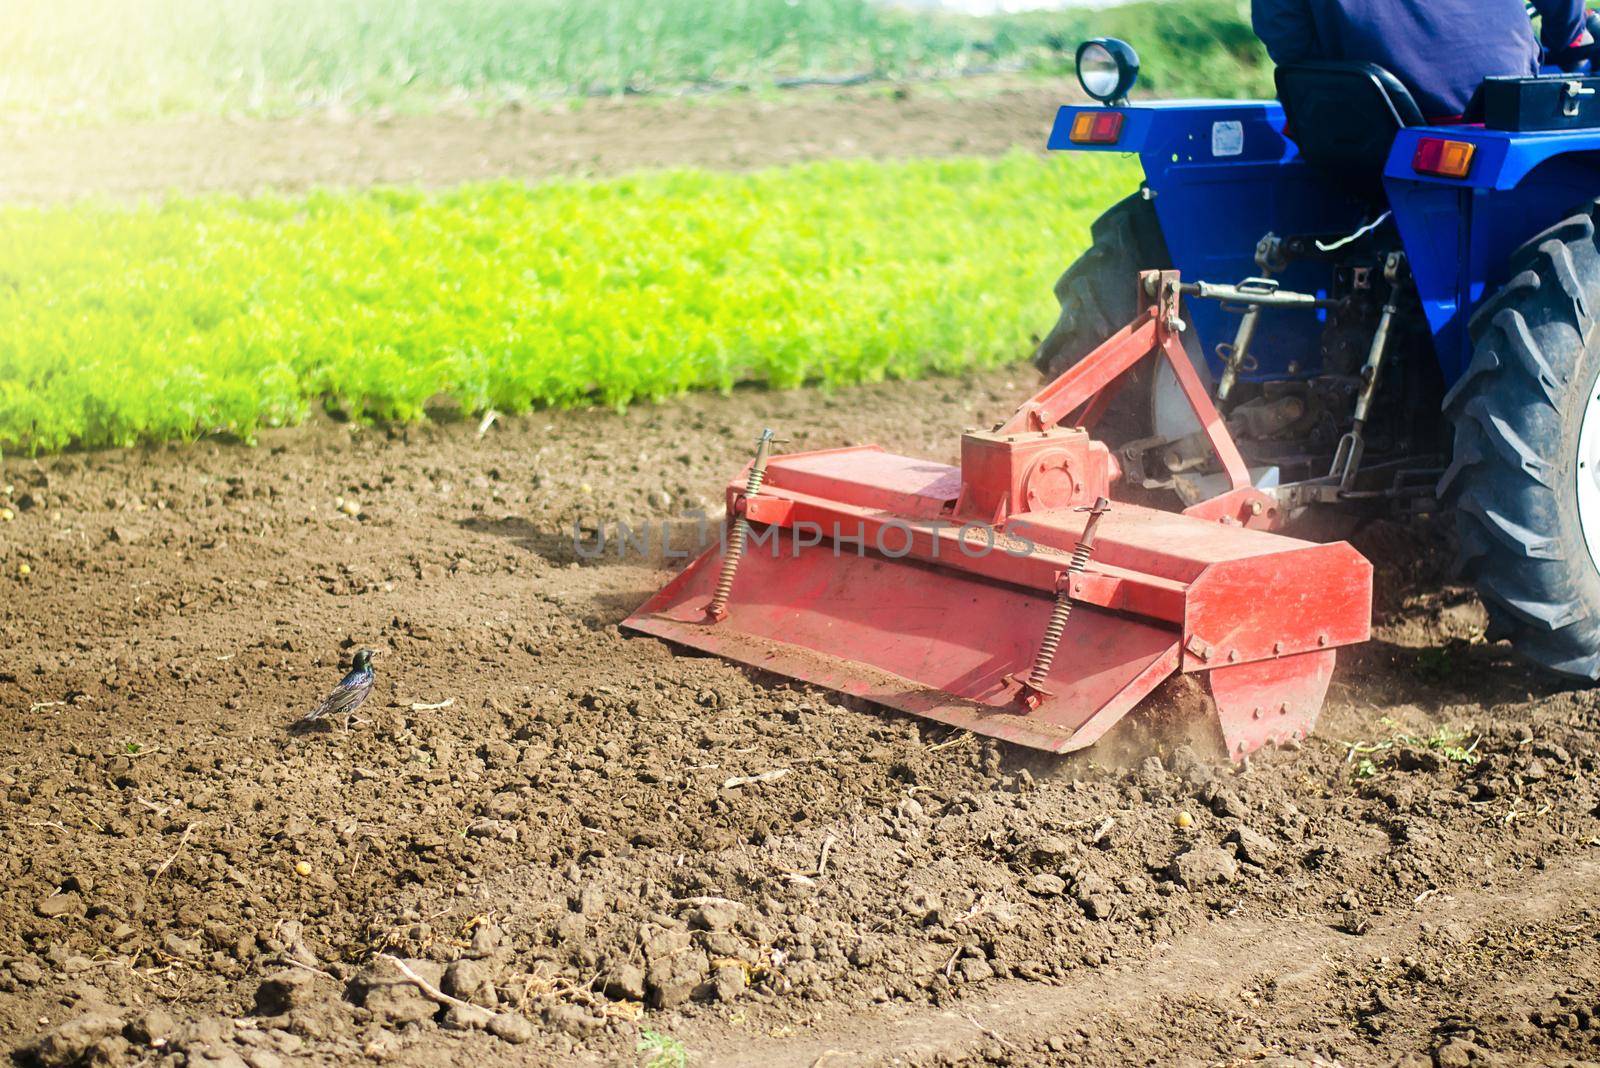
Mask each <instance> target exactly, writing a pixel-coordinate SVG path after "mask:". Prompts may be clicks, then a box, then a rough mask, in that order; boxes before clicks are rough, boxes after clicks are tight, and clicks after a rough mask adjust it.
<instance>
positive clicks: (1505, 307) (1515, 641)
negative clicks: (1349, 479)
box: [1439, 202, 1600, 680]
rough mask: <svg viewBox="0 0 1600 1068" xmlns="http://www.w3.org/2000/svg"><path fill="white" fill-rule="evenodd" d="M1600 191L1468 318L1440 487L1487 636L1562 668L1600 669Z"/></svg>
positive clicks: (1520, 260) (1529, 247)
mask: <svg viewBox="0 0 1600 1068" xmlns="http://www.w3.org/2000/svg"><path fill="white" fill-rule="evenodd" d="M1597 211H1600V202H1597V204H1595V205H1590V206H1589V207H1588V208H1587V209H1586V210H1584V211H1581V212H1579V213H1577V214H1575V215H1573V216H1571V217H1570V218H1568V219H1566V220H1564V221H1562V222H1560V223H1558V224H1557V225H1555V226H1553V227H1551V228H1550V229H1548V230H1546V231H1545V232H1544V233H1542V234H1539V235H1538V236H1537V237H1535V238H1533V239H1532V240H1531V241H1529V242H1527V243H1526V244H1524V245H1523V246H1522V247H1521V248H1519V249H1518V250H1517V251H1516V253H1515V254H1513V256H1512V259H1511V266H1510V272H1509V274H1510V279H1511V280H1510V281H1509V282H1507V283H1506V284H1505V285H1504V286H1503V287H1502V288H1501V289H1500V291H1499V292H1498V293H1496V294H1495V295H1494V296H1493V297H1492V298H1490V299H1489V300H1488V301H1486V302H1485V303H1484V304H1483V306H1482V307H1481V308H1480V309H1479V310H1478V311H1477V312H1476V313H1475V314H1474V315H1473V317H1472V321H1471V323H1470V325H1469V330H1470V332H1471V336H1472V341H1473V356H1472V362H1471V363H1470V364H1469V365H1468V367H1467V371H1466V373H1465V374H1464V375H1462V377H1461V379H1460V381H1458V382H1457V383H1456V384H1455V386H1454V387H1453V388H1452V389H1451V390H1450V392H1449V394H1448V395H1446V397H1445V401H1444V410H1445V415H1446V417H1447V418H1448V419H1449V420H1450V422H1451V425H1452V426H1453V428H1454V430H1455V448H1454V452H1453V455H1452V457H1451V462H1450V466H1449V468H1448V469H1447V470H1446V471H1445V474H1444V477H1443V478H1442V479H1441V480H1440V482H1439V497H1440V499H1441V501H1443V502H1444V503H1446V504H1447V505H1450V506H1453V507H1454V508H1455V514H1456V520H1455V522H1456V531H1457V534H1458V537H1459V540H1460V550H1459V555H1458V557H1457V560H1456V566H1457V570H1458V572H1459V573H1460V574H1461V575H1462V576H1463V577H1466V578H1469V579H1471V580H1472V582H1473V583H1475V584H1476V586H1477V588H1478V592H1479V595H1480V596H1481V597H1482V598H1483V602H1484V605H1485V607H1486V608H1487V609H1488V613H1489V623H1490V629H1489V636H1490V637H1491V638H1509V639H1510V640H1511V642H1512V645H1513V646H1514V647H1515V648H1516V650H1517V651H1518V652H1519V653H1521V654H1522V655H1523V656H1525V657H1527V658H1528V659H1530V660H1532V661H1534V662H1535V663H1538V664H1540V665H1542V666H1544V667H1546V668H1549V669H1550V670H1552V671H1555V672H1559V673H1561V674H1564V675H1570V676H1574V677H1578V678H1583V679H1589V680H1594V679H1597V678H1600V570H1597V568H1596V564H1595V562H1594V561H1593V560H1592V559H1591V558H1590V553H1589V548H1588V544H1587V543H1586V541H1585V540H1584V533H1583V528H1582V525H1581V523H1580V522H1579V515H1578V479H1577V476H1578V471H1579V469H1580V468H1581V467H1583V466H1584V461H1583V458H1582V457H1580V456H1579V455H1578V433H1579V429H1580V427H1581V425H1582V421H1583V415H1584V411H1585V409H1586V407H1587V405H1588V401H1589V398H1591V397H1593V396H1595V394H1596V390H1597V389H1600V385H1597V382H1596V379H1597V378H1600V329H1597V327H1600V243H1597V240H1596V235H1595V215H1596V212H1597Z"/></svg>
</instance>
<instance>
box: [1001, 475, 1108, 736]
mask: <svg viewBox="0 0 1600 1068" xmlns="http://www.w3.org/2000/svg"><path fill="white" fill-rule="evenodd" d="M1110 510H1111V502H1110V501H1108V500H1107V499H1106V498H1104V497H1096V498H1095V502H1094V505H1093V507H1091V508H1090V509H1089V521H1088V522H1087V523H1085V524H1084V525H1083V536H1082V537H1080V538H1079V539H1078V545H1077V547H1076V548H1074V549H1073V550H1072V560H1071V561H1070V562H1069V563H1068V564H1067V569H1066V570H1065V571H1063V572H1062V573H1061V577H1060V578H1059V579H1058V580H1057V581H1056V604H1055V607H1054V608H1052V609H1051V610H1050V621H1049V622H1048V623H1046V624H1045V627H1044V637H1043V638H1042V639H1041V640H1040V642H1039V651H1038V653H1036V654H1035V655H1034V658H1033V669H1032V670H1031V671H1029V672H1028V677H1027V678H1026V679H1016V680H1013V681H1016V682H1017V684H1018V686H1019V687H1020V692H1019V694H1018V698H1019V699H1020V700H1021V701H1022V703H1023V704H1024V705H1026V706H1027V707H1028V708H1029V709H1030V710H1031V709H1035V708H1038V707H1039V705H1040V703H1041V702H1043V701H1044V699H1045V698H1046V697H1049V696H1051V693H1050V691H1049V690H1047V689H1045V688H1044V680H1045V679H1047V678H1049V676H1050V668H1051V665H1053V664H1054V663H1055V660H1056V649H1057V648H1058V647H1059V646H1060V645H1061V635H1062V632H1063V631H1065V630H1066V629H1067V620H1068V619H1069V618H1070V617H1071V615H1072V594H1071V592H1070V591H1071V589H1072V580H1073V579H1074V578H1075V577H1077V576H1078V575H1081V574H1083V570H1084V568H1086V567H1087V566H1088V565H1089V557H1090V556H1092V555H1094V539H1095V531H1096V529H1097V528H1098V527H1099V526H1100V517H1101V516H1103V515H1105V514H1106V513H1107V512H1109V511H1110Z"/></svg>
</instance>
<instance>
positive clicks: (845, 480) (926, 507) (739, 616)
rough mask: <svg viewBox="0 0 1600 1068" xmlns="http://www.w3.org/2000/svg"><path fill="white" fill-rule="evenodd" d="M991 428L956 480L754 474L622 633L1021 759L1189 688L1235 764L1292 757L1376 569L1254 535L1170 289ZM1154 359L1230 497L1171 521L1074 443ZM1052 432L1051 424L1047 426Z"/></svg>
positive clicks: (939, 473) (1247, 500) (1353, 635)
mask: <svg viewBox="0 0 1600 1068" xmlns="http://www.w3.org/2000/svg"><path fill="white" fill-rule="evenodd" d="M1141 283H1142V284H1141V292H1142V293H1144V294H1147V296H1146V297H1145V300H1144V305H1145V306H1144V307H1143V309H1142V310H1141V312H1140V314H1139V317H1138V318H1137V319H1135V320H1134V322H1132V323H1131V324H1129V325H1128V326H1127V327H1125V328H1124V329H1123V330H1121V331H1119V332H1118V333H1117V334H1116V335H1114V336H1113V337H1112V338H1110V339H1109V340H1108V341H1107V342H1106V343H1105V344H1104V345H1102V346H1101V347H1100V348H1099V349H1097V350H1095V351H1094V352H1093V353H1091V354H1090V355H1089V356H1087V357H1085V358H1084V359H1083V360H1082V361H1080V362H1079V363H1078V364H1076V365H1074V366H1073V367H1072V368H1071V369H1070V370H1068V371H1066V372H1065V373H1064V374H1062V375H1061V376H1060V377H1059V378H1057V379H1056V380H1055V381H1053V382H1052V383H1050V384H1049V385H1048V386H1046V387H1045V388H1044V389H1043V390H1042V391H1040V392H1039V393H1038V394H1037V395H1036V396H1034V397H1033V398H1032V399H1031V400H1029V401H1027V402H1026V403H1025V404H1023V405H1022V406H1021V407H1020V408H1019V409H1018V410H1017V411H1016V413H1015V414H1014V415H1012V417H1011V418H1010V419H1009V420H1008V421H1007V422H1005V423H1004V424H1002V425H1001V426H999V427H998V428H996V429H995V430H992V431H969V432H968V433H966V434H964V435H963V436H962V439H961V464H960V466H959V467H951V466H948V465H946V464H939V463H933V462H930V461H927V460H919V459H915V458H913V457H909V456H897V455H894V454H892V453H888V452H885V451H883V450H882V449H880V448H877V447H875V446H869V447H861V448H845V449H830V450H824V451H821V452H808V453H796V454H792V455H786V456H776V457H771V458H769V457H768V455H767V453H768V449H769V447H770V444H771V435H770V433H769V434H767V435H764V436H763V439H762V442H761V445H760V447H759V449H758V450H757V456H756V460H755V461H754V462H753V463H752V464H751V465H750V467H749V468H747V469H746V471H745V472H744V473H743V475H742V476H741V477H740V478H739V479H738V480H737V481H735V482H734V483H733V484H732V485H730V486H729V488H728V514H729V516H730V518H731V520H732V522H731V526H730V529H729V530H728V533H727V537H726V539H725V541H724V544H722V545H717V546H713V547H712V548H711V549H709V550H708V551H707V552H706V553H705V554H704V555H702V556H700V557H699V558H698V559H697V560H695V561H694V562H693V563H692V564H690V565H689V567H688V568H686V569H685V570H684V571H683V572H682V573H681V574H680V575H678V577H677V578H675V579H673V580H672V581H671V582H670V583H668V584H667V586H666V587H665V588H663V589H662V590H661V591H660V592H659V593H657V594H656V595H655V596H654V597H652V598H651V599H650V600H649V601H648V602H647V603H646V604H645V605H643V606H642V607H641V608H640V609H639V610H638V611H637V612H635V613H634V614H633V615H632V616H630V617H628V619H627V620H626V621H625V623H624V626H625V627H627V628H629V629H631V630H634V631H639V632H642V633H645V634H653V635H656V636H658V637H661V638H665V639H667V640H669V641H672V642H676V643H679V644H681V645H686V646H690V647H692V648H695V649H699V650H703V651H705V652H708V653H713V654H716V655H718V656H722V657H726V658H728V659H730V660H734V661H738V662H739V663H742V664H747V665H749V666H751V667H756V668H760V669H762V670H765V671H771V672H775V673H777V674H780V675H787V676H790V677H793V678H796V679H801V680H804V681H806V682H810V683H814V684H816V685H819V686H823V687H826V688H828V689H831V690H834V691H837V692H839V693H843V694H849V695H853V696H856V697H861V698H866V699H868V700H871V701H875V702H877V703H879V704H883V705H888V706H891V707H894V708H898V709H902V710H904V711H906V712H910V713H913V714H916V715H919V716H926V717H928V718H930V719H935V720H939V721H940V722H943V723H948V724H951V725H953V726H956V727H964V728H967V729H968V730H972V731H976V732H978V733H980V734H987V735H992V736H994V737H997V738H1004V739H1006V740H1008V741H1012V742H1017V743H1020V744H1022V745H1028V746H1033V747H1036V748H1040V749H1047V750H1051V751H1054V752H1066V751H1069V750H1074V749H1081V748H1083V747H1084V746H1087V745H1090V744H1092V743H1094V742H1095V741H1096V740H1097V739H1099V738H1100V737H1101V735H1103V734H1105V732H1106V731H1107V730H1108V729H1109V728H1110V727H1111V726H1112V725H1113V724H1115V723H1116V722H1117V721H1118V720H1119V719H1121V718H1122V717H1123V716H1124V715H1126V714H1127V713H1128V712H1130V711H1131V710H1132V709H1133V708H1134V707H1135V706H1136V705H1138V703H1139V702H1140V701H1141V700H1142V699H1144V698H1145V697H1147V696H1148V695H1149V694H1150V693H1151V691H1153V690H1154V689H1155V688H1156V687H1157V686H1158V685H1159V684H1160V683H1161V682H1162V681H1163V680H1165V679H1167V678H1168V677H1170V676H1173V675H1175V674H1179V673H1189V674H1192V675H1195V676H1197V677H1198V678H1199V679H1200V680H1201V681H1203V683H1204V685H1205V688H1206V690H1207V691H1208V692H1209V694H1210V696H1211V697H1212V698H1213V699H1214V701H1215V705H1216V709H1217V713H1218V716H1219V719H1220V721H1221V731H1222V738H1223V741H1224V743H1225V744H1226V746H1227V749H1228V752H1229V754H1230V756H1232V757H1233V758H1234V759H1240V758H1242V757H1244V756H1245V755H1247V754H1249V753H1251V752H1253V751H1254V750H1256V749H1258V748H1260V747H1261V746H1262V745H1265V744H1267V743H1268V742H1273V743H1282V742H1285V741H1288V740H1290V739H1298V738H1303V737H1305V735H1306V734H1307V733H1308V732H1309V731H1310V730H1311V728H1312V726H1313V725H1314V724H1315V722H1316V718H1317V713H1318V711H1319V710H1320V709H1321V707H1322V702H1323V698H1324V696H1325V695H1326V693H1327V688H1328V682H1329V679H1330V677H1331V676H1332V674H1333V664H1334V656H1335V650H1337V649H1338V647H1340V646H1342V645H1349V644H1352V643H1355V642H1361V641H1365V640H1366V638H1367V637H1368V633H1369V626H1370V618H1371V604H1372V566H1371V565H1370V564H1369V563H1368V562H1367V561H1366V560H1365V559H1364V558H1363V557H1362V556H1361V555H1360V554H1359V553H1357V552H1356V551H1355V550H1354V549H1353V548H1351V547H1350V546H1349V545H1348V544H1346V543H1344V542H1338V543H1334V544H1326V545H1323V544H1316V543H1313V542H1306V541H1300V540H1298V539H1294V538H1288V537H1284V536H1282V535H1279V534H1275V533H1272V532H1271V528H1272V527H1274V526H1275V525H1277V523H1278V522H1279V519H1280V512H1279V506H1278V503H1277V502H1276V500H1275V499H1274V498H1272V497H1271V496H1269V495H1268V494H1265V493H1262V492H1260V491H1258V490H1256V489H1254V488H1252V487H1251V486H1250V482H1249V476H1248V473H1247V472H1246V470H1245V466H1244V462H1243V460H1242V459H1241V458H1240V456H1239V452H1238V450H1237V449H1236V448H1235V447H1234V444H1233V441H1232V440H1231V439H1230V438H1229V436H1228V432H1227V429H1226V427H1225V426H1224V424H1223V421H1222V419H1221V417H1220V416H1219V415H1218V413H1217V411H1216V409H1215V408H1214V407H1213V405H1212V403H1211V401H1210V398H1209V397H1208V396H1207V394H1206V390H1205V387H1204V385H1203V384H1202V383H1201V382H1200V380H1199V378H1198V376H1197V375H1196V373H1195V371H1194V368H1193V367H1192V365H1191V364H1190V363H1189V359H1188V357H1187V355H1186V354H1185V352H1184V349H1183V345H1182V342H1181V340H1180V338H1179V333H1178V332H1179V331H1180V330H1182V329H1183V324H1182V321H1181V320H1180V319H1179V318H1178V304H1177V294H1178V289H1177V286H1178V279H1177V276H1176V275H1175V274H1174V273H1172V272H1159V273H1157V272H1151V273H1149V274H1147V275H1145V276H1143V278H1142V279H1141ZM1146 358H1156V359H1165V360H1167V361H1168V363H1169V364H1170V365H1171V367H1172V369H1173V371H1174V373H1175V374H1176V376H1177V379H1178V381H1179V383H1180V384H1181V385H1182V387H1183V390H1184V392H1185V394H1186V395H1187V396H1188V399H1189V402H1190V404H1191V406H1192V407H1193V408H1194V411H1195V414H1196V415H1197V416H1198V417H1199V420H1200V423H1201V426H1202V427H1203V429H1204V430H1205V433H1206V435H1207V437H1208V438H1209V440H1210V443H1211V446H1212V448H1213V449H1214V450H1215V452H1216V454H1217V457H1218V459H1219V460H1220V461H1221V462H1222V465H1223V467H1224V469H1225V470H1226V472H1227V474H1228V476H1229V479H1230V481H1231V484H1232V488H1231V489H1230V490H1228V491H1227V492H1225V493H1223V494H1221V495H1219V496H1217V497H1213V498H1211V499H1210V500H1206V501H1202V502H1200V503H1199V504H1196V505H1194V506H1192V507H1190V508H1189V509H1187V510H1186V511H1185V512H1183V513H1176V512H1166V511H1161V510H1158V509H1154V508H1147V507H1142V506H1140V505H1136V504H1131V503H1126V502H1122V501H1114V502H1108V501H1107V500H1106V498H1108V497H1109V496H1110V492H1111V486H1112V483H1113V482H1115V481H1116V480H1117V478H1118V477H1119V474H1120V472H1119V470H1118V467H1117V463H1116V460H1115V459H1114V457H1113V456H1112V455H1111V453H1110V452H1109V450H1107V448H1106V447H1105V446H1104V445H1102V444H1101V443H1099V442H1096V441H1094V440H1093V439H1092V438H1091V437H1090V436H1089V433H1088V432H1087V430H1085V429H1084V427H1089V426H1092V425H1093V424H1094V422H1095V420H1096V419H1097V418H1098V416H1099V414H1100V413H1101V412H1103V411H1104V409H1105V405H1106V402H1107V401H1108V400H1109V398H1110V396H1111V393H1112V391H1113V390H1114V389H1115V388H1116V387H1117V385H1118V383H1119V380H1120V379H1121V377H1122V376H1123V374H1124V373H1125V372H1126V371H1128V370H1129V369H1130V368H1131V367H1133V366H1134V365H1135V364H1136V363H1138V362H1139V361H1140V360H1142V359H1146ZM1062 424H1065V425H1062Z"/></svg>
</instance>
